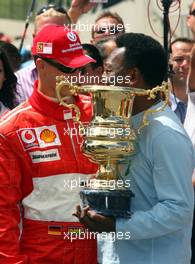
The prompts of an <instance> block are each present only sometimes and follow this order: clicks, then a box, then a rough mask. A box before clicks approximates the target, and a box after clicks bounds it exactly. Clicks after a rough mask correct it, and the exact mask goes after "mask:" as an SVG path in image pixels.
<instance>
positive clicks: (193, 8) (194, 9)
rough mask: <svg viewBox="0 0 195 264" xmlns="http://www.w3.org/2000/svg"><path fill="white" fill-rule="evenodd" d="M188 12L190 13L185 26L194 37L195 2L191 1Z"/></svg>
mask: <svg viewBox="0 0 195 264" xmlns="http://www.w3.org/2000/svg"><path fill="white" fill-rule="evenodd" d="M190 13H191V14H190V15H188V17H187V26H188V27H189V29H190V30H191V32H192V34H193V36H194V37H195V2H193V4H192V6H191V9H190Z"/></svg>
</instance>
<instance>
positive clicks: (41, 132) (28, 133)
mask: <svg viewBox="0 0 195 264" xmlns="http://www.w3.org/2000/svg"><path fill="white" fill-rule="evenodd" d="M17 135H18V137H19V139H20V142H21V144H22V146H23V148H24V150H29V149H33V148H46V147H51V146H60V145H61V142H60V139H59V134H58V132H57V129H56V126H55V125H52V126H42V127H34V128H22V129H19V130H18V131H17Z"/></svg>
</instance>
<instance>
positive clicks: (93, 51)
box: [82, 43, 103, 69]
mask: <svg viewBox="0 0 195 264" xmlns="http://www.w3.org/2000/svg"><path fill="white" fill-rule="evenodd" d="M82 46H83V49H84V50H85V51H86V52H87V55H89V56H90V57H92V58H93V59H94V60H96V62H95V63H92V64H91V65H92V68H93V69H96V68H97V67H99V66H101V67H103V59H102V56H101V54H100V52H99V50H98V49H97V48H96V47H95V46H94V45H91V44H87V43H84V44H82Z"/></svg>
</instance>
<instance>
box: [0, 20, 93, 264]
mask: <svg viewBox="0 0 195 264" xmlns="http://www.w3.org/2000/svg"><path fill="white" fill-rule="evenodd" d="M68 34H69V40H68V38H67V35H68ZM46 36H47V37H46ZM62 36H63V39H62ZM75 39H76V40H75ZM55 41H57V42H55ZM60 41H61V42H63V43H61V42H60ZM71 42H73V44H75V43H77V44H76V47H79V45H80V40H79V38H78V36H77V34H76V33H74V32H71V31H69V30H68V29H67V28H64V27H62V26H54V25H52V26H47V27H45V28H44V29H43V30H42V31H41V32H40V33H38V35H37V37H36V38H35V40H34V44H33V48H34V50H33V54H34V55H37V54H38V51H39V50H40V51H41V52H42V53H41V52H40V57H39V58H37V59H36V65H37V69H38V73H39V80H38V81H36V82H35V87H34V92H33V94H32V96H31V97H30V99H29V101H27V102H25V103H23V104H21V105H20V106H18V107H17V108H15V109H14V110H12V111H11V112H9V113H7V114H5V115H4V116H3V117H2V119H1V122H0V263H1V264H24V263H27V264H62V263H63V264H73V263H74V264H88V263H90V264H96V263H97V248H96V239H93V237H92V238H91V237H90V238H89V237H88V236H87V235H86V234H87V233H85V229H84V226H82V224H80V223H79V222H78V220H77V218H76V217H74V216H73V215H72V213H74V211H75V206H76V204H78V203H80V198H79V190H80V188H81V186H82V183H83V181H84V180H86V179H87V178H89V177H91V176H92V175H93V174H95V172H96V170H97V165H96V164H94V163H92V162H90V161H89V160H88V158H87V157H85V156H84V155H83V153H82V151H81V149H80V147H81V142H82V137H81V136H80V135H79V134H78V133H76V131H77V132H78V129H77V128H78V127H77V126H78V125H77V124H76V123H75V122H73V119H72V116H73V115H74V114H75V113H74V112H72V111H71V110H70V109H69V108H65V107H64V106H60V105H59V103H58V102H56V99H55V98H54V97H55V95H54V94H55V85H54V84H55V77H56V76H57V75H60V74H61V75H62V67H63V65H65V66H66V69H64V72H65V70H66V71H68V70H67V69H68V68H67V67H70V68H73V66H74V67H75V68H79V67H81V66H83V65H85V64H87V63H89V62H93V60H92V59H91V58H89V57H86V56H85V55H84V54H83V51H82V49H80V50H79V49H77V50H76V51H75V50H71V46H70V44H71ZM46 43H47V45H46ZM64 43H65V44H64ZM67 43H68V44H67ZM44 45H45V46H44ZM60 45H62V46H63V45H64V47H63V49H64V50H68V49H69V50H70V51H67V52H64V53H63V55H62V56H64V61H62V59H61V58H62V57H61V56H59V54H58V53H57V51H59V46H60ZM68 45H69V46H68ZM51 47H52V49H51ZM57 48H58V50H57ZM44 49H45V51H44ZM60 50H62V47H61V46H60ZM68 52H69V53H68ZM47 56H48V57H49V60H51V59H52V60H55V63H56V66H53V65H50V63H49V62H50V61H49V60H48V61H45V58H47ZM65 56H66V58H67V57H68V56H69V57H71V56H72V57H71V60H69V61H67V60H65V59H66V58H65ZM59 58H60V61H59ZM74 58H77V60H76V61H74ZM59 62H60V63H59ZM71 62H72V63H73V62H74V65H73V64H71ZM59 65H60V66H61V69H58V68H60V67H59ZM57 66H58V68H57ZM64 68H65V67H64ZM69 70H70V69H69ZM64 75H66V74H64ZM65 95H66V94H65ZM67 98H69V97H67ZM71 100H74V104H76V105H77V106H78V107H79V108H80V112H81V121H82V122H88V121H89V120H90V118H91V102H90V100H89V97H87V96H76V97H74V98H71ZM20 219H21V221H20ZM19 223H20V225H21V226H20V228H19ZM20 230H21V235H20ZM81 233H83V234H85V235H86V237H85V235H82V236H77V235H79V234H81Z"/></svg>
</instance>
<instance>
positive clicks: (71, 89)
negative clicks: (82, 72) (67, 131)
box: [56, 76, 81, 123]
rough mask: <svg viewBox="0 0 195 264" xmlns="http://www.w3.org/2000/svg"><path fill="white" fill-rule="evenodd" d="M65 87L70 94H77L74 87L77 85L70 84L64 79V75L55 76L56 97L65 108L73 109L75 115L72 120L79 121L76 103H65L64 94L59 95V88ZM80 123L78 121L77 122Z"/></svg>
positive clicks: (78, 110)
mask: <svg viewBox="0 0 195 264" xmlns="http://www.w3.org/2000/svg"><path fill="white" fill-rule="evenodd" d="M64 87H67V89H68V91H69V92H70V95H77V93H76V89H77V86H74V85H71V84H70V83H69V82H68V81H65V80H64V76H57V77H56V95H57V99H58V101H59V102H60V105H63V106H65V107H67V108H70V109H71V110H74V111H75V113H76V116H75V117H73V121H75V122H79V121H80V116H81V114H80V109H79V107H78V106H77V105H75V104H67V103H66V102H65V99H66V96H64V97H63V96H61V90H62V89H63V88H64ZM79 123H80V122H79Z"/></svg>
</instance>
